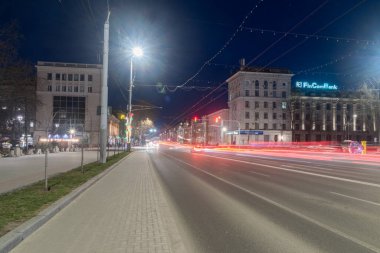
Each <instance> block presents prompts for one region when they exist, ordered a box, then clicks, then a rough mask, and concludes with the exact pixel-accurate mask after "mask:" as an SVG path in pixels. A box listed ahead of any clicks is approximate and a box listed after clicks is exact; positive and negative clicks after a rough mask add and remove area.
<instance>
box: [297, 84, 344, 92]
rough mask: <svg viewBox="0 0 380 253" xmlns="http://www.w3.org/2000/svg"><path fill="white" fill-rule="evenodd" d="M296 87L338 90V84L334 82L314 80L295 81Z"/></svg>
mask: <svg viewBox="0 0 380 253" xmlns="http://www.w3.org/2000/svg"><path fill="white" fill-rule="evenodd" d="M296 88H301V89H316V90H338V86H336V85H335V84H329V83H323V84H318V83H316V82H312V83H309V82H296Z"/></svg>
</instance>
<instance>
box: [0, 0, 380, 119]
mask: <svg viewBox="0 0 380 253" xmlns="http://www.w3.org/2000/svg"><path fill="white" fill-rule="evenodd" d="M256 5H258V7H257V8H254V7H255V6H256ZM109 6H110V9H111V17H110V27H111V33H110V58H109V61H110V65H109V69H110V79H109V103H110V105H112V106H113V107H114V108H126V104H127V100H126V98H127V97H128V95H127V83H128V80H129V55H128V48H131V47H132V46H133V45H141V46H142V47H143V48H144V50H145V56H144V58H142V59H138V60H137V59H136V60H135V62H134V63H135V66H136V72H135V73H136V87H135V88H134V94H133V98H134V99H133V104H145V105H152V106H162V107H163V108H162V109H156V110H145V111H139V112H136V114H139V115H141V116H145V115H149V116H151V117H153V118H154V120H155V122H156V123H157V124H159V125H160V124H163V123H164V122H165V123H169V122H171V120H173V119H175V118H176V117H177V116H179V115H181V114H182V113H184V112H186V111H187V110H189V108H191V110H190V111H191V112H189V113H186V114H185V115H184V116H183V117H185V116H186V117H191V116H194V115H202V114H204V113H210V112H212V111H214V110H217V109H220V108H223V107H224V108H226V107H227V105H226V100H227V96H226V95H223V94H222V93H223V91H224V90H225V88H226V85H224V86H223V88H224V89H218V90H217V91H215V92H214V93H213V94H212V95H209V96H207V99H205V100H203V101H202V100H201V99H202V98H203V97H205V96H206V95H207V94H208V93H209V92H210V91H211V89H207V87H216V86H218V85H219V84H220V83H221V82H223V81H224V80H226V79H227V78H228V77H229V76H230V75H231V74H232V73H234V72H235V71H236V69H237V67H238V62H239V59H240V58H245V59H246V63H248V62H250V66H270V67H285V68H289V69H290V70H291V71H292V72H293V73H295V74H296V76H295V77H294V79H293V80H294V81H295V80H307V81H324V82H333V83H336V84H337V85H339V86H340V87H345V88H348V89H349V88H351V89H353V88H355V87H357V86H358V85H360V84H361V83H362V82H363V81H365V80H368V79H370V78H374V77H375V78H377V77H378V73H379V71H380V64H379V62H380V61H379V56H380V52H379V51H380V50H379V49H380V43H378V41H379V40H380V15H379V13H380V1H379V0H367V1H363V0H362V1H360V0H330V1H326V0H307V1H305V0H263V1H257V0H246V1H244V0H240V1H230V0H219V1H207V0H189V1H164V0H162V1H161V0H133V1H132V0H109ZM252 9H254V10H253V11H252V13H250V12H251V10H252ZM106 14H107V0H33V1H31V0H2V1H1V2H0V25H2V24H5V23H7V22H9V21H11V20H15V21H17V22H18V24H19V27H20V32H21V33H22V34H23V35H24V39H23V41H22V42H21V45H20V56H21V57H22V58H24V59H27V60H29V61H31V62H32V63H33V64H35V63H36V62H37V61H38V60H43V61H57V62H82V63H101V55H102V39H103V24H104V21H105V18H106ZM248 14H249V15H248ZM247 15H248V17H247V19H246V21H245V23H244V26H243V29H240V30H239V31H238V32H237V33H236V34H235V36H234V37H233V39H232V40H231V41H230V43H229V44H228V45H227V46H226V47H225V48H224V50H222V51H221V53H220V54H218V55H217V56H216V57H215V58H214V59H213V60H212V61H211V62H210V64H208V65H207V66H205V67H204V68H203V70H202V71H201V72H200V73H199V74H198V75H196V76H195V77H194V78H193V79H192V80H191V81H189V83H188V84H187V85H186V86H195V88H196V89H178V90H177V91H176V92H170V91H168V90H167V89H165V90H163V89H162V88H161V87H162V86H163V87H166V86H169V87H170V86H176V85H181V84H183V83H184V82H185V81H186V80H188V79H189V78H190V77H192V76H193V75H194V74H196V73H197V72H198V70H199V69H200V68H201V66H202V65H203V64H204V63H205V62H206V61H207V60H209V59H210V58H211V57H212V56H214V55H215V54H216V53H217V52H219V51H220V50H221V49H222V48H223V46H224V45H225V43H226V42H227V41H228V40H229V39H230V38H231V37H232V35H233V34H234V33H235V32H236V31H237V27H238V26H239V25H240V24H241V22H242V21H243V20H244V17H246V16H247ZM250 28H252V30H251V29H250ZM289 31H291V32H292V33H294V34H290V33H289V34H288V35H287V36H286V37H284V38H282V39H281V37H282V34H281V32H289ZM311 35H315V36H314V37H313V36H311ZM317 35H318V37H316V36H317ZM324 36H328V38H326V37H324ZM276 41H277V43H275V42H276ZM252 60H254V61H252ZM305 70H307V71H306V72H305ZM300 71H301V72H300ZM158 83H160V84H158ZM217 97H219V98H218V99H216V100H215V101H214V102H213V103H210V104H208V105H207V106H205V107H203V108H202V109H201V110H200V111H197V112H194V111H195V110H196V109H197V108H198V106H195V107H194V108H192V105H194V104H195V103H197V102H199V101H200V103H199V106H201V105H205V104H207V103H208V102H209V101H210V99H213V98H217ZM183 117H181V118H180V119H182V118H183Z"/></svg>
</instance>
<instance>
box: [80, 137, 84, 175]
mask: <svg viewBox="0 0 380 253" xmlns="http://www.w3.org/2000/svg"><path fill="white" fill-rule="evenodd" d="M80 167H81V171H82V173H84V170H83V143H82V155H81V159H80Z"/></svg>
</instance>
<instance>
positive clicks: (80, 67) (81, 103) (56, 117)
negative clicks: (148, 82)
mask: <svg viewBox="0 0 380 253" xmlns="http://www.w3.org/2000/svg"><path fill="white" fill-rule="evenodd" d="M36 68H37V89H36V93H37V94H36V95H37V106H36V127H35V131H34V141H35V142H36V143H37V142H39V141H40V140H41V139H43V138H45V139H46V138H49V139H57V140H61V141H64V140H65V139H70V138H71V137H73V136H75V137H78V138H83V139H85V140H87V142H88V144H89V145H90V146H97V145H98V143H99V125H100V113H99V112H97V110H99V109H98V108H99V106H100V92H101V72H102V65H99V64H80V63H61V62H44V61H38V63H37V65H36Z"/></svg>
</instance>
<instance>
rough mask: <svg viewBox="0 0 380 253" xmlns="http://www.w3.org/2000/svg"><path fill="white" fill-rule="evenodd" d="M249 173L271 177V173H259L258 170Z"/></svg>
mask: <svg viewBox="0 0 380 253" xmlns="http://www.w3.org/2000/svg"><path fill="white" fill-rule="evenodd" d="M248 172H249V173H253V174H257V175H261V176H264V177H270V176H269V175H267V174H264V173H259V172H256V171H248Z"/></svg>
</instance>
